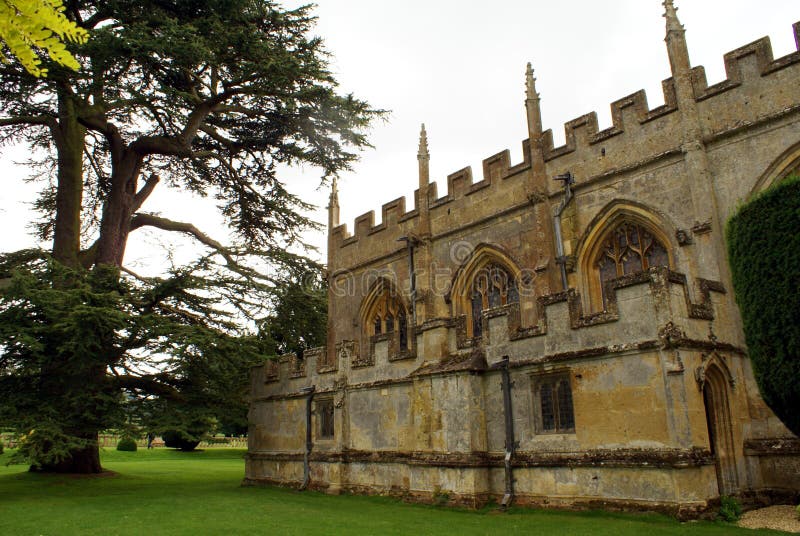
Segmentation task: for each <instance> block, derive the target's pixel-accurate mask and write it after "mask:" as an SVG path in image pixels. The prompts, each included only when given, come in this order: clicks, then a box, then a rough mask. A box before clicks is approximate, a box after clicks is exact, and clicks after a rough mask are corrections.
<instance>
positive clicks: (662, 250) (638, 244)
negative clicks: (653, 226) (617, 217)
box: [595, 221, 669, 305]
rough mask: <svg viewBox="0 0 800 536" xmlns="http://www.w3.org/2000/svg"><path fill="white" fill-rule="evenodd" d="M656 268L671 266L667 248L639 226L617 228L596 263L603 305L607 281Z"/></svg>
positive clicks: (607, 236) (605, 243)
mask: <svg viewBox="0 0 800 536" xmlns="http://www.w3.org/2000/svg"><path fill="white" fill-rule="evenodd" d="M653 266H669V254H668V253H667V248H666V247H665V246H664V244H663V243H662V242H661V241H660V240H659V239H658V238H656V237H655V235H654V234H653V233H652V232H650V231H649V230H648V229H647V228H646V227H645V226H643V225H641V224H639V223H636V222H630V221H625V222H622V223H621V224H619V225H617V226H616V227H615V228H614V229H613V230H612V231H611V232H609V233H608V234H607V235H606V237H605V239H604V240H603V242H602V245H601V247H600V250H599V253H598V255H597V259H596V261H595V268H596V270H597V277H598V279H599V284H600V292H601V295H602V300H603V305H605V304H606V300H607V299H608V296H606V292H607V290H606V282H607V281H610V280H612V279H616V278H618V277H622V276H623V275H628V274H634V273H637V272H643V271H645V270H647V269H648V268H651V267H653Z"/></svg>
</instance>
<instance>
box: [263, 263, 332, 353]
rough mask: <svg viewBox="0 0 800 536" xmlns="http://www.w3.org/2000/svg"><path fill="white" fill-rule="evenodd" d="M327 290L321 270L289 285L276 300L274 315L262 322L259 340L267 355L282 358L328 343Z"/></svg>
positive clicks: (282, 289)
mask: <svg viewBox="0 0 800 536" xmlns="http://www.w3.org/2000/svg"><path fill="white" fill-rule="evenodd" d="M327 322H328V287H327V285H326V284H325V280H324V278H323V277H322V272H321V270H319V269H315V270H309V271H308V272H307V273H306V274H304V276H303V277H302V279H301V280H300V282H286V283H285V284H284V285H282V286H281V287H280V289H279V290H278V292H277V296H276V297H275V305H274V308H273V312H272V313H271V314H270V315H269V316H267V317H265V318H264V319H262V320H261V322H260V323H259V337H260V338H261V339H262V340H263V341H264V343H265V345H266V347H267V349H268V353H270V354H272V355H282V354H286V353H290V352H295V353H302V352H303V350H306V349H308V348H313V347H315V346H321V345H323V344H325V337H326V333H327Z"/></svg>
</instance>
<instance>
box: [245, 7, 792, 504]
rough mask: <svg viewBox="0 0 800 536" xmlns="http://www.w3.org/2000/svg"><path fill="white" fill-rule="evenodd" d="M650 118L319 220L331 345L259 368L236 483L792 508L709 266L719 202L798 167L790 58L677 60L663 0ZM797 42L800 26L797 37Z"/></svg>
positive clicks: (642, 104) (671, 13)
mask: <svg viewBox="0 0 800 536" xmlns="http://www.w3.org/2000/svg"><path fill="white" fill-rule="evenodd" d="M665 7H666V13H665V18H666V30H667V32H666V43H667V51H668V54H669V60H670V65H671V70H672V73H671V76H670V77H669V78H667V79H666V80H664V81H663V84H662V86H663V91H664V102H665V104H664V105H662V106H659V107H657V108H653V109H650V108H649V107H648V104H647V100H646V96H645V94H644V92H643V91H639V92H636V93H633V94H631V95H628V96H626V97H623V98H621V99H619V100H617V101H615V102H613V103H612V104H611V110H612V118H613V125H612V126H611V127H610V128H607V129H605V130H599V129H598V125H597V117H596V115H595V114H594V113H591V114H587V115H584V116H581V117H578V118H576V119H574V120H572V121H570V122H568V123H567V124H566V125H565V132H566V144H565V145H563V146H560V147H554V144H553V139H552V133H551V132H550V131H543V129H542V123H541V115H540V107H539V95H538V94H537V92H536V88H535V79H534V77H533V72H532V70H531V69H530V66H529V67H528V71H527V73H526V83H527V87H526V100H525V105H526V110H527V123H528V131H529V139H527V140H525V141H523V154H524V157H523V161H522V162H520V163H517V164H514V165H512V163H511V162H510V159H509V153H508V151H504V152H501V153H498V154H496V155H494V156H491V157H489V158H487V159H485V160H484V161H483V178H482V180H480V181H477V182H476V181H473V178H472V172H471V170H470V169H469V168H465V169H463V170H461V171H458V172H456V173H453V174H451V175H450V176H448V177H447V192H445V193H444V194H443V195H439V193H438V192H437V188H436V184H435V183H431V182H430V180H429V174H428V162H429V153H428V147H427V140H426V137H425V136H426V134H425V131H424V127H423V130H422V132H421V136H420V146H419V153H418V161H419V188H418V189H417V190H416V191H415V194H414V199H415V206H414V208H413V209H412V210H407V208H406V206H405V202H404V199H402V198H401V199H397V200H395V201H392V202H389V203H387V204H385V205H383V208H382V218H381V223H380V224H378V225H376V224H375V219H374V214H373V213H372V212H370V213H367V214H364V215H362V216H360V217H359V218H357V219H356V222H355V228H354V230H353V232H352V234H351V233H349V232H348V230H347V226H346V225H340V223H339V201H338V198H337V193H336V191H335V185H334V190H333V191H332V193H331V198H330V206H329V231H328V232H329V237H328V266H327V270H328V272H327V273H328V282H329V305H328V308H329V309H328V317H329V320H328V322H329V325H328V338H327V344H326V346H325V347H321V348H314V349H311V350H308V351H306V352H304V354H303V355H302V356H298V355H289V356H283V357H282V358H281V359H279V360H275V361H268V362H266V363H265V364H264V365H263V366H259V367H257V368H255V369H253V372H252V379H251V380H252V393H251V394H252V398H251V409H250V433H249V452H248V454H247V457H246V476H245V482H246V483H276V484H281V485H291V486H297V487H303V488H306V487H310V488H314V489H322V490H326V491H328V492H330V493H338V492H356V493H380V494H392V495H397V496H401V497H407V498H410V499H415V500H423V501H438V502H449V503H453V504H468V505H475V506H477V505H481V504H485V503H486V502H488V501H491V500H494V501H497V502H498V503H501V504H509V503H511V502H513V503H514V504H530V505H550V506H568V507H580V506H605V507H620V508H645V509H659V510H664V511H670V512H674V513H679V514H681V515H692V514H694V513H696V512H699V511H702V510H704V509H707V508H708V507H709V506H710V505H711V504H713V503H714V501H716V500H718V499H719V497H720V496H721V495H733V496H739V497H742V498H745V499H748V500H749V499H752V500H756V501H764V502H766V501H769V500H772V499H773V498H775V497H778V496H783V497H786V496H792V495H795V496H796V494H797V493H798V491H800V441H799V440H798V439H797V438H796V437H794V436H793V435H792V434H791V433H790V432H789V431H788V430H787V429H786V428H785V427H784V426H783V425H782V423H781V422H780V421H779V420H778V419H777V418H776V417H775V416H774V414H773V413H772V412H771V411H770V410H769V408H768V407H767V406H766V405H765V404H764V402H763V400H762V399H761V397H760V395H759V392H758V388H757V386H756V384H755V381H754V378H753V372H752V369H751V365H750V361H749V359H748V357H747V349H746V345H745V341H744V336H743V332H742V326H741V319H740V316H739V312H738V309H737V306H736V302H735V297H734V295H733V290H732V287H731V276H730V271H729V267H728V265H727V262H726V255H725V245H724V234H723V233H724V223H725V221H727V219H728V218H729V217H730V215H731V214H732V213H733V211H734V210H735V208H736V206H737V204H738V203H740V202H742V201H744V200H747V199H748V198H750V197H751V196H753V195H755V194H757V193H758V192H759V191H761V190H763V189H765V188H768V187H769V186H770V185H772V184H774V183H776V182H777V181H780V180H781V179H783V178H785V177H786V176H788V175H790V174H792V173H794V172H797V171H798V170H800V50H798V52H793V53H791V54H789V55H787V56H784V57H782V58H778V59H773V55H772V50H771V47H770V43H769V39H768V38H763V39H760V40H758V41H755V42H753V43H750V44H748V45H745V46H743V47H741V48H739V49H736V50H734V51H732V52H729V53H727V54H726V55H725V67H726V72H727V79H726V80H724V81H723V82H720V83H718V84H715V85H711V86H709V85H708V84H707V83H706V78H705V74H704V71H703V68H702V67H692V66H691V64H690V62H689V54H688V49H687V45H686V40H685V35H684V29H683V27H682V25H681V24H680V22H679V20H678V18H677V15H676V12H675V8H674V6H673V5H672V1H671V0H667V1H666V2H665ZM793 29H794V33H795V36H796V39H797V42H798V46H799V48H800V23H797V24H795V25H794V26H793Z"/></svg>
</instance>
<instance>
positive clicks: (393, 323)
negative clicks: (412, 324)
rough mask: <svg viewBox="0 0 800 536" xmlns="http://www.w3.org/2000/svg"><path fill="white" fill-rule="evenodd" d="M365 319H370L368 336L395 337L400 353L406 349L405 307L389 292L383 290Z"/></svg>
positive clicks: (406, 326)
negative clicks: (370, 331)
mask: <svg viewBox="0 0 800 536" xmlns="http://www.w3.org/2000/svg"><path fill="white" fill-rule="evenodd" d="M367 318H368V319H370V322H371V327H372V333H367V335H368V336H374V335H388V336H390V337H396V342H397V343H399V345H400V351H405V350H407V349H408V338H409V337H408V322H407V316H406V309H405V306H404V305H403V304H402V303H401V302H400V300H399V299H398V298H397V296H396V295H395V294H394V293H393V292H392V291H391V290H390V289H385V290H384V291H383V292H382V293H381V294H380V295H379V296H378V297H377V298H376V299H375V300H374V302H373V303H372V306H371V307H370V309H369V311H368V313H367Z"/></svg>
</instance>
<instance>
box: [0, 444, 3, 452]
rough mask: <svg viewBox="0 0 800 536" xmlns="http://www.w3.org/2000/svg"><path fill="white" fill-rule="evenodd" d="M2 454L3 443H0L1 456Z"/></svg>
mask: <svg viewBox="0 0 800 536" xmlns="http://www.w3.org/2000/svg"><path fill="white" fill-rule="evenodd" d="M2 453H3V442H2V441H0V454H2Z"/></svg>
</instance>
